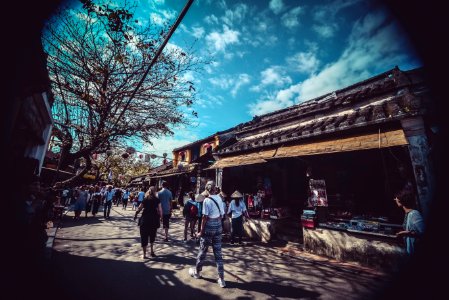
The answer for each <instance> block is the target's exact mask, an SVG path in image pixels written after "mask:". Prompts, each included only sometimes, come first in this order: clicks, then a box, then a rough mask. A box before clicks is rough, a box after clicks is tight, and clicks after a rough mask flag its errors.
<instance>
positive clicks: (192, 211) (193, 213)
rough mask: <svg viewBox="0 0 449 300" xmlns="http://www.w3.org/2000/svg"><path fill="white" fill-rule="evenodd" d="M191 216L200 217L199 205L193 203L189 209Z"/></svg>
mask: <svg viewBox="0 0 449 300" xmlns="http://www.w3.org/2000/svg"><path fill="white" fill-rule="evenodd" d="M189 216H190V218H196V217H198V207H197V206H196V205H195V204H191V206H190V209H189Z"/></svg>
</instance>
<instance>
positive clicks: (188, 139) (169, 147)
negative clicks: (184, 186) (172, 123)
mask: <svg viewBox="0 0 449 300" xmlns="http://www.w3.org/2000/svg"><path fill="white" fill-rule="evenodd" d="M174 132H175V135H174V136H165V137H160V138H158V139H157V140H155V141H154V142H153V145H149V144H144V145H143V147H142V151H143V152H146V153H151V154H156V155H158V156H162V154H163V153H167V158H169V159H173V154H172V151H173V149H176V148H178V147H182V146H184V145H187V144H190V143H192V142H194V141H195V140H198V139H199V137H198V135H197V134H195V133H192V132H191V130H187V132H189V135H186V136H183V135H182V134H180V132H183V130H175V131H174ZM159 163H162V162H161V161H159Z"/></svg>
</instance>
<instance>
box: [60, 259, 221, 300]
mask: <svg viewBox="0 0 449 300" xmlns="http://www.w3.org/2000/svg"><path fill="white" fill-rule="evenodd" d="M161 259H163V258H162V257H161ZM53 260H54V261H53V264H52V270H53V274H52V276H53V277H54V279H53V280H54V281H53V282H54V288H53V293H54V295H58V298H59V299H108V300H113V299H133V300H136V299H150V298H151V299H219V298H218V297H217V296H215V295H213V294H209V293H206V292H204V291H202V290H200V289H196V288H194V287H192V286H190V285H186V284H184V283H182V282H181V281H180V280H179V279H178V278H176V276H174V271H171V270H167V269H165V270H164V269H157V268H151V267H149V266H148V265H146V264H144V263H142V262H126V261H117V260H109V259H98V258H89V257H81V256H74V255H70V254H67V253H60V252H55V253H54V254H53ZM60 262H63V264H61V263H60Z"/></svg>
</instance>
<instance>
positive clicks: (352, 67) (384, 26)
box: [248, 11, 421, 115]
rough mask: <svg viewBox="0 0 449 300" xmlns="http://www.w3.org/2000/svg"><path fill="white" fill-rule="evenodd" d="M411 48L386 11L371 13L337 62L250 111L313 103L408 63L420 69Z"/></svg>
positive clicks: (261, 101)
mask: <svg viewBox="0 0 449 300" xmlns="http://www.w3.org/2000/svg"><path fill="white" fill-rule="evenodd" d="M411 49H412V48H410V47H409V41H408V40H407V39H406V35H404V34H403V33H402V32H400V30H399V28H398V27H397V24H396V23H394V21H393V20H392V19H389V18H387V16H386V15H385V12H383V11H376V12H374V13H370V14H368V15H366V16H365V17H364V18H363V19H361V20H359V21H358V22H356V23H355V24H354V26H353V28H352V32H351V34H350V37H349V40H348V45H347V47H346V49H345V50H344V51H343V53H342V55H341V56H340V58H339V59H338V60H337V61H335V62H334V63H330V64H328V65H326V66H325V67H324V69H323V70H321V71H320V72H319V73H317V74H313V75H312V76H310V77H309V78H308V79H306V80H304V81H303V82H300V83H296V84H294V85H292V86H290V87H289V88H287V89H283V90H281V91H279V92H277V94H276V95H275V96H271V97H269V96H267V97H265V98H264V99H260V100H259V101H257V102H256V103H251V104H250V105H249V106H248V107H249V112H250V113H251V114H252V115H254V114H256V115H260V114H263V113H267V112H270V111H274V110H277V109H281V108H284V107H288V106H290V105H293V104H295V103H298V102H303V101H305V100H310V99H313V98H315V97H319V96H322V95H324V94H326V93H329V92H332V91H335V90H338V89H341V88H344V87H346V86H348V85H351V84H354V83H357V82H359V81H361V80H365V79H367V78H369V77H370V76H374V75H376V74H378V73H381V72H384V71H386V70H388V69H391V68H393V67H394V66H395V65H398V66H401V64H404V63H406V62H410V61H414V62H415V64H416V65H414V66H411V65H408V67H417V66H419V65H421V63H420V62H419V61H417V60H416V55H415V54H414V53H413V52H411ZM306 56H307V55H306ZM412 65H413V63H412Z"/></svg>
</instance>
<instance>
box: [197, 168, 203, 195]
mask: <svg viewBox="0 0 449 300" xmlns="http://www.w3.org/2000/svg"><path fill="white" fill-rule="evenodd" d="M200 187H201V166H198V169H197V173H196V194H199V193H201V192H202V191H200Z"/></svg>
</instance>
